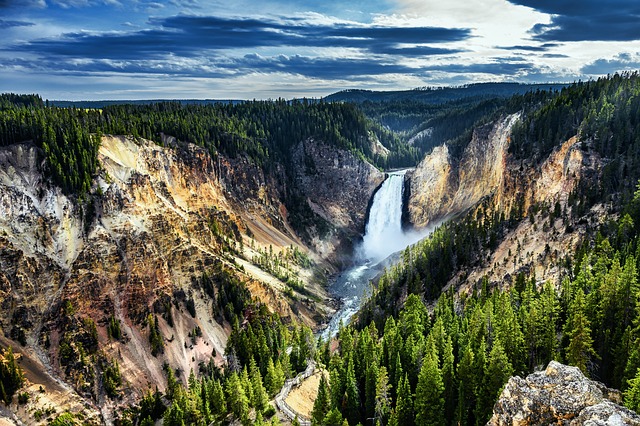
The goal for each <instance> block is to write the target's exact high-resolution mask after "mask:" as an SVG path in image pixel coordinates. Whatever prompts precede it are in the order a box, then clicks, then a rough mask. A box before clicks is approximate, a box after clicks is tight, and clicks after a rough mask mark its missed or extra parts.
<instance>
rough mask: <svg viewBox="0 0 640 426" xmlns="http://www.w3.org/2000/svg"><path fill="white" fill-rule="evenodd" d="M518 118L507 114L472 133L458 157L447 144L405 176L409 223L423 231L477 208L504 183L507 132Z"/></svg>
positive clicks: (435, 149)
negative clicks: (454, 156)
mask: <svg viewBox="0 0 640 426" xmlns="http://www.w3.org/2000/svg"><path fill="white" fill-rule="evenodd" d="M517 119H518V115H510V116H508V117H505V118H503V119H501V120H498V121H497V122H495V123H491V124H486V125H484V126H481V127H479V128H477V129H475V130H474V132H473V134H472V137H471V141H470V142H469V144H468V145H467V147H466V148H465V150H464V152H463V153H462V155H461V157H460V158H452V157H451V155H450V154H449V148H448V146H447V145H441V146H439V147H436V148H434V150H433V151H432V152H431V154H429V155H427V156H426V157H425V158H424V160H422V161H421V162H420V164H419V165H418V166H417V167H416V169H415V171H413V172H412V173H411V174H409V175H408V177H409V185H410V188H411V197H410V199H409V204H408V206H407V208H408V211H409V219H410V221H411V223H412V224H413V225H414V226H416V227H418V228H423V227H425V226H426V225H427V224H429V223H431V222H435V221H438V220H439V219H442V218H444V217H447V216H449V215H451V214H456V213H459V212H462V211H465V210H467V209H469V208H470V207H472V206H474V205H476V204H477V203H478V201H480V200H481V199H482V198H484V197H486V196H487V195H489V194H492V193H494V192H495V191H496V190H497V189H498V188H500V186H501V185H502V184H503V179H504V176H505V165H506V157H507V147H508V145H509V132H510V129H511V127H512V126H513V124H514V123H515V122H516V120H517Z"/></svg>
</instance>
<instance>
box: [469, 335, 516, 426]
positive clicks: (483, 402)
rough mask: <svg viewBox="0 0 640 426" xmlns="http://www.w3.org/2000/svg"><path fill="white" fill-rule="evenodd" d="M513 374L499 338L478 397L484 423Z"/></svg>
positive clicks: (490, 354) (479, 412) (493, 348)
mask: <svg viewBox="0 0 640 426" xmlns="http://www.w3.org/2000/svg"><path fill="white" fill-rule="evenodd" d="M511 374H513V367H512V366H511V362H510V361H509V358H508V357H507V354H506V353H505V351H504V348H503V346H502V343H501V342H500V340H499V339H495V340H494V341H493V347H492V348H491V352H490V353H489V358H488V359H487V365H486V368H485V373H484V379H483V382H482V386H481V391H480V395H479V397H478V408H479V410H478V419H477V421H479V422H481V423H482V424H484V423H486V422H487V421H489V417H490V416H491V410H492V408H493V405H494V403H495V402H496V400H497V399H498V396H499V394H500V391H501V390H502V387H503V386H504V384H505V383H506V382H507V380H508V379H509V377H510V376H511Z"/></svg>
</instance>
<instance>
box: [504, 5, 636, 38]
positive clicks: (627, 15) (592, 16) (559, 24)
mask: <svg viewBox="0 0 640 426" xmlns="http://www.w3.org/2000/svg"><path fill="white" fill-rule="evenodd" d="M508 1H509V2H510V3H512V4H516V5H520V6H526V7H529V8H531V9H535V10H537V11H539V12H543V13H546V14H549V15H550V16H551V22H549V23H539V24H536V25H534V26H533V27H532V28H531V31H530V32H531V34H532V36H533V38H534V39H536V40H541V41H566V42H568V41H633V40H640V25H639V24H638V22H640V2H637V1H635V0H610V1H603V0H581V1H558V0H508Z"/></svg>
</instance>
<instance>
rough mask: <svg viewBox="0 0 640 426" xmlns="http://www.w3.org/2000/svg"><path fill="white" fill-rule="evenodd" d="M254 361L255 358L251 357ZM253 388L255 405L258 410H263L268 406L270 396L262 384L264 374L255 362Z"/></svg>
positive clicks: (253, 366)
mask: <svg viewBox="0 0 640 426" xmlns="http://www.w3.org/2000/svg"><path fill="white" fill-rule="evenodd" d="M251 361H253V359H251ZM251 389H252V395H253V406H254V407H255V409H256V410H257V411H262V410H264V409H265V408H266V406H267V402H268V401H269V397H268V396H267V391H266V390H265V388H264V386H263V385H262V376H261V375H260V370H258V367H257V366H256V365H255V362H254V363H253V365H252V366H251Z"/></svg>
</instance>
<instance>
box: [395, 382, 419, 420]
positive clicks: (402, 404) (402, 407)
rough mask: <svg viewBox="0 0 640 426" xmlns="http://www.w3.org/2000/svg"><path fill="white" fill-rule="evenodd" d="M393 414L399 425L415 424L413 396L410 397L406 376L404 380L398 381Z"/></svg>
mask: <svg viewBox="0 0 640 426" xmlns="http://www.w3.org/2000/svg"><path fill="white" fill-rule="evenodd" d="M395 412H396V417H397V419H398V424H399V425H402V426H413V425H414V424H415V418H416V416H415V414H414V411H413V396H412V395H411V387H410V385H409V378H408V377H407V375H406V374H405V375H404V378H402V379H400V384H399V386H398V397H397V399H396V409H395Z"/></svg>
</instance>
